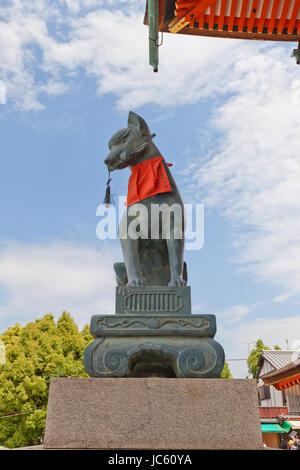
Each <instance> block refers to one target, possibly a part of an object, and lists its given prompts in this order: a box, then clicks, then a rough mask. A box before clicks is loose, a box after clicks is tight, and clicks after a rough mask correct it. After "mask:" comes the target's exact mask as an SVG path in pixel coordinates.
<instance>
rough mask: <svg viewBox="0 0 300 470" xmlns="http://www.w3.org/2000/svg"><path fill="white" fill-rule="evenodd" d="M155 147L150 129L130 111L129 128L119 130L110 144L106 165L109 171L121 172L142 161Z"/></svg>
mask: <svg viewBox="0 0 300 470" xmlns="http://www.w3.org/2000/svg"><path fill="white" fill-rule="evenodd" d="M150 145H153V144H152V142H151V134H150V130H149V127H148V126H147V124H146V122H145V121H144V119H143V118H141V117H140V116H138V114H136V113H134V112H132V111H129V115H128V124H127V127H125V128H123V129H120V130H118V131H117V132H115V134H114V135H113V136H112V137H111V139H110V140H109V143H108V147H109V150H110V152H109V154H108V155H107V157H106V159H105V161H104V163H105V165H106V166H107V168H108V170H109V171H114V170H121V169H123V168H126V167H127V166H129V165H130V164H133V163H134V162H137V161H138V160H140V159H142V158H143V157H144V155H145V154H146V152H147V149H149V146H150Z"/></svg>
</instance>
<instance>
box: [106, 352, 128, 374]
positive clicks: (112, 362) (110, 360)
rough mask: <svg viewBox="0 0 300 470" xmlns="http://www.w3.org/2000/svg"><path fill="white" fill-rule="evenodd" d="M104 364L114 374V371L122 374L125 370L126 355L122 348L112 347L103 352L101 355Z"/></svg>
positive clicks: (126, 363) (126, 364)
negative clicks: (102, 355)
mask: <svg viewBox="0 0 300 470" xmlns="http://www.w3.org/2000/svg"><path fill="white" fill-rule="evenodd" d="M103 362H104V366H105V367H106V368H107V369H108V370H109V371H110V372H113V373H114V375H115V374H116V373H118V374H120V375H122V373H123V372H125V371H126V370H127V366H128V356H127V353H126V352H125V351H124V350H121V349H112V350H111V351H108V352H107V353H106V354H104V357H103Z"/></svg>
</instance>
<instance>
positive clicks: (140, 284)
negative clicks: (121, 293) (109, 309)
mask: <svg viewBox="0 0 300 470" xmlns="http://www.w3.org/2000/svg"><path fill="white" fill-rule="evenodd" d="M145 285H146V284H145V283H144V281H142V280H141V279H130V280H129V281H128V283H127V286H135V287H143V286H145Z"/></svg>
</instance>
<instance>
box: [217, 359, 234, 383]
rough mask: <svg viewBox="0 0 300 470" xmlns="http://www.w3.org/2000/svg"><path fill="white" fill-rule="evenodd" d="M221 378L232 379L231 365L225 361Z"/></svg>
mask: <svg viewBox="0 0 300 470" xmlns="http://www.w3.org/2000/svg"><path fill="white" fill-rule="evenodd" d="M220 378H221V379H232V375H231V372H230V370H229V366H228V363H227V362H225V364H224V367H223V370H222V372H221V375H220Z"/></svg>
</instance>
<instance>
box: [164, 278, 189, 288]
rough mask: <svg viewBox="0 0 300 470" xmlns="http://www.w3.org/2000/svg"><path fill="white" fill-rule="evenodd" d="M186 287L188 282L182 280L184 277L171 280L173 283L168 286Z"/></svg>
mask: <svg viewBox="0 0 300 470" xmlns="http://www.w3.org/2000/svg"><path fill="white" fill-rule="evenodd" d="M185 285H186V282H185V281H184V280H183V279H182V276H179V277H175V278H174V279H171V281H170V282H169V284H168V286H176V287H180V286H185Z"/></svg>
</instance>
